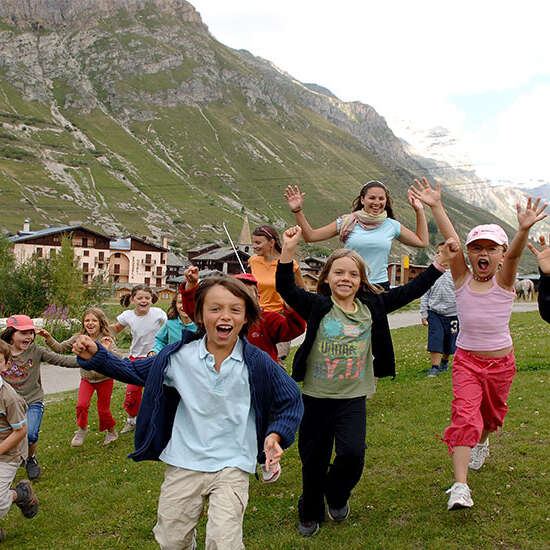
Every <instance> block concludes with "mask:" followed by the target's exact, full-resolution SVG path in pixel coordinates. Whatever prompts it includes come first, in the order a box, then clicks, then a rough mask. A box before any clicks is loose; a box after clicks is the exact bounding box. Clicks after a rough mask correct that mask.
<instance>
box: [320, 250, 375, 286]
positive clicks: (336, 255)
mask: <svg viewBox="0 0 550 550" xmlns="http://www.w3.org/2000/svg"><path fill="white" fill-rule="evenodd" d="M340 258H351V259H352V260H353V261H354V262H355V263H356V264H357V267H358V268H359V276H360V277H361V285H360V286H359V290H358V291H357V294H359V293H360V292H361V291H363V292H365V293H368V294H380V293H381V292H384V289H383V288H382V287H380V286H378V285H376V284H373V283H371V282H370V281H369V278H368V276H367V270H368V267H367V264H366V263H365V260H363V258H362V257H361V256H360V255H359V254H358V253H357V252H355V250H349V249H348V248H339V249H338V250H335V251H334V252H333V253H332V254H331V255H330V256H329V257H328V258H327V261H326V263H325V265H324V266H323V269H322V270H321V273H319V279H318V281H317V294H320V295H321V296H331V295H332V291H331V290H330V286H329V284H328V281H327V279H328V274H329V272H330V269H331V267H332V264H333V263H334V262H335V261H336V260H339V259H340Z"/></svg>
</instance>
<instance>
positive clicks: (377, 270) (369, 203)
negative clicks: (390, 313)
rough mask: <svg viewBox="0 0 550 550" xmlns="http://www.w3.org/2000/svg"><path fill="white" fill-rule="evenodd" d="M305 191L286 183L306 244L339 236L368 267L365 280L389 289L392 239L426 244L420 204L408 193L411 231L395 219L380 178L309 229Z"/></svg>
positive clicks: (387, 190)
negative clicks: (339, 212)
mask: <svg viewBox="0 0 550 550" xmlns="http://www.w3.org/2000/svg"><path fill="white" fill-rule="evenodd" d="M305 195H306V194H305V193H302V192H300V189H299V188H298V186H294V187H292V186H291V185H289V186H288V187H287V188H286V191H285V199H286V201H287V202H288V206H289V207H290V210H291V211H292V212H293V213H294V216H295V218H296V223H297V224H298V225H299V226H300V227H301V228H302V234H303V237H304V241H306V242H307V243H312V242H318V241H326V240H327V239H331V238H332V237H336V235H338V236H339V239H340V241H341V242H342V245H343V246H344V247H345V248H349V249H351V250H355V251H356V252H358V253H359V254H360V255H361V257H362V258H363V260H365V262H366V264H367V265H368V266H369V270H370V271H369V280H370V282H371V283H376V284H377V285H380V286H382V287H383V288H384V289H385V290H388V289H389V288H390V283H389V281H388V257H389V254H390V250H391V245H392V242H393V239H397V240H398V241H400V242H401V243H403V244H405V245H408V246H414V247H416V248H424V247H426V246H428V244H429V241H428V224H427V222H426V216H425V214H424V208H423V206H422V203H421V202H419V201H417V200H416V199H414V197H413V196H412V195H411V193H408V195H407V199H408V201H409V204H410V205H411V207H412V208H413V210H414V212H415V214H416V230H415V231H414V232H413V231H411V230H410V229H408V228H407V227H405V226H404V225H403V224H402V223H400V222H398V221H397V220H396V219H395V216H394V213H393V203H392V198H391V195H390V192H389V189H388V188H387V187H386V185H384V184H383V183H382V182H381V181H369V182H367V183H366V184H365V185H363V187H362V189H361V192H360V193H359V195H358V196H357V197H356V198H355V199H354V200H353V203H352V207H351V210H352V212H351V213H350V214H345V215H343V216H339V217H338V218H337V219H336V220H335V221H333V222H331V223H329V224H328V225H325V226H323V227H319V228H317V229H313V228H312V227H311V225H310V224H309V222H308V221H307V218H306V216H305V214H304V197H305Z"/></svg>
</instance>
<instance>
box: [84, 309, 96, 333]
mask: <svg viewBox="0 0 550 550" xmlns="http://www.w3.org/2000/svg"><path fill="white" fill-rule="evenodd" d="M82 325H83V326H84V330H85V331H86V334H87V335H88V336H90V337H91V338H96V337H97V336H99V319H98V318H97V317H96V316H95V315H94V314H93V313H88V314H87V315H86V316H85V317H84V320H83V321H82Z"/></svg>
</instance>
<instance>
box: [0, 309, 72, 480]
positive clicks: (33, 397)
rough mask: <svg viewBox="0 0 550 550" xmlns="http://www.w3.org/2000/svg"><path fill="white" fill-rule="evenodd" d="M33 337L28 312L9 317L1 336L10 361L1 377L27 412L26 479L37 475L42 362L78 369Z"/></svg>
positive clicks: (40, 419) (41, 406) (67, 358)
mask: <svg viewBox="0 0 550 550" xmlns="http://www.w3.org/2000/svg"><path fill="white" fill-rule="evenodd" d="M35 336H36V332H35V326H34V323H33V320H32V319H31V318H30V317H28V316H27V315H12V316H11V317H8V320H7V322H6V329H5V330H4V332H3V333H2V335H1V336H0V337H1V338H2V340H4V342H7V343H8V344H10V345H11V360H10V365H9V368H8V369H7V370H5V371H4V372H2V377H3V379H4V380H6V382H8V383H9V384H10V386H12V387H13V389H14V390H15V391H16V392H17V393H18V394H19V395H20V396H21V397H22V398H23V399H24V400H25V402H26V403H27V405H28V407H29V409H28V411H27V441H28V445H29V450H28V458H27V460H26V462H25V467H26V469H27V475H28V476H29V479H36V478H37V477H38V476H39V475H40V466H39V465H38V460H37V459H36V448H37V446H38V433H39V432H40V424H41V423H42V416H43V414H44V390H43V388H42V380H41V377H40V365H41V363H42V361H44V362H46V363H51V364H52V365H59V366H60V367H70V368H77V367H78V363H77V361H76V357H74V356H72V357H71V356H68V355H60V354H58V353H54V352H53V351H50V350H47V349H46V348H43V347H42V346H38V345H37V344H35V343H34V338H35Z"/></svg>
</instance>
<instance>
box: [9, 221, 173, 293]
mask: <svg viewBox="0 0 550 550" xmlns="http://www.w3.org/2000/svg"><path fill="white" fill-rule="evenodd" d="M65 236H66V237H70V238H71V242H72V246H73V249H74V253H75V257H76V258H77V260H78V266H79V267H80V269H82V282H83V283H85V284H86V283H89V282H91V281H92V280H93V279H94V277H96V276H98V275H100V276H103V277H106V276H107V275H110V277H111V279H112V280H113V281H114V282H115V283H129V284H131V285H136V284H140V283H141V284H146V285H150V286H152V287H164V286H165V285H166V256H167V253H168V249H167V248H166V238H164V239H163V246H157V245H154V244H151V243H149V242H147V241H145V240H143V239H140V238H138V237H134V236H130V237H127V238H117V239H111V238H109V237H108V236H106V235H103V234H101V233H98V232H97V231H94V230H92V229H88V228H87V227H84V226H82V225H65V226H61V227H49V228H47V229H40V230H38V231H31V230H30V223H29V221H28V220H25V224H24V226H23V231H19V232H18V234H17V235H14V236H12V237H10V238H9V240H10V241H11V242H12V243H13V252H14V255H15V258H16V261H18V262H24V261H26V260H28V259H29V258H31V257H32V256H33V255H37V256H38V257H39V258H50V257H52V256H53V255H54V254H57V252H58V251H59V250H60V249H61V240H62V238H63V237H65Z"/></svg>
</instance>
